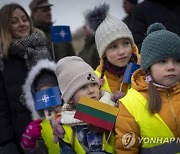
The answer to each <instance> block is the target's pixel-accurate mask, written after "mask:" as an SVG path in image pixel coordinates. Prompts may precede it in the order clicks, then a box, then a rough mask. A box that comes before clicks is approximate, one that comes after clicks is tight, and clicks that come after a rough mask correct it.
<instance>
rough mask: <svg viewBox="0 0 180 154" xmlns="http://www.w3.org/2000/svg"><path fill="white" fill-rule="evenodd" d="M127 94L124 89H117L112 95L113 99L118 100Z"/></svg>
mask: <svg viewBox="0 0 180 154" xmlns="http://www.w3.org/2000/svg"><path fill="white" fill-rule="evenodd" d="M125 95H126V93H125V92H122V91H115V93H114V94H113V95H112V97H111V100H112V101H113V102H116V103H117V101H118V100H119V99H120V98H123V97H124V96H125Z"/></svg>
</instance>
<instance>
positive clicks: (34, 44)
mask: <svg viewBox="0 0 180 154" xmlns="http://www.w3.org/2000/svg"><path fill="white" fill-rule="evenodd" d="M9 55H18V56H19V57H21V58H23V59H25V60H26V66H27V67H28V69H30V68H31V67H32V66H34V65H35V64H36V63H37V62H38V60H40V59H44V58H49V59H51V58H50V53H49V51H48V49H47V46H46V42H45V39H44V38H43V37H42V36H41V34H39V33H32V34H31V35H29V36H27V37H23V38H22V39H19V40H13V41H12V43H11V45H10V48H9ZM2 59H3V56H2V54H1V55H0V70H3V69H4V64H3V60H2Z"/></svg>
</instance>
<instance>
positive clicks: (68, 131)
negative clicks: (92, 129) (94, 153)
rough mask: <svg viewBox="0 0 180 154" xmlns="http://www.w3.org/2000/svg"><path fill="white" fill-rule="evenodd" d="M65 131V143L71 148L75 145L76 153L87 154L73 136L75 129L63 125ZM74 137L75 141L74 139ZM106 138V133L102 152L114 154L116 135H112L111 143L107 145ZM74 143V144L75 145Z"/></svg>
mask: <svg viewBox="0 0 180 154" xmlns="http://www.w3.org/2000/svg"><path fill="white" fill-rule="evenodd" d="M62 126H63V128H64V130H65V134H64V137H63V141H64V142H66V143H68V144H70V145H71V146H73V145H74V147H72V148H73V149H74V151H75V152H76V154H86V151H85V150H84V149H83V147H82V146H81V144H80V143H79V141H78V140H77V138H76V137H74V135H73V129H72V127H71V126H69V125H62ZM73 137H74V139H73ZM105 139H106V137H105V133H104V134H103V144H102V150H104V151H106V152H108V153H112V154H114V153H115V151H114V145H115V137H114V134H111V136H110V139H109V142H108V143H106V140H105ZM73 141H74V143H73ZM109 143H110V144H109Z"/></svg>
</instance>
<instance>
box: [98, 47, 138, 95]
mask: <svg viewBox="0 0 180 154" xmlns="http://www.w3.org/2000/svg"><path fill="white" fill-rule="evenodd" d="M132 53H134V54H135V55H136V57H137V63H138V64H139V63H140V55H139V53H138V48H137V47H136V45H134V46H133V50H132ZM102 67H103V62H102V60H101V62H100V65H99V66H98V67H97V69H96V71H95V72H96V74H97V76H98V77H100V76H101V70H102ZM104 74H105V75H104V77H103V78H104V80H105V83H104V84H103V86H102V87H101V90H104V91H109V92H112V93H114V92H115V91H117V90H120V86H121V83H122V78H123V76H118V75H116V74H112V73H110V72H108V71H107V70H105V73H104Z"/></svg>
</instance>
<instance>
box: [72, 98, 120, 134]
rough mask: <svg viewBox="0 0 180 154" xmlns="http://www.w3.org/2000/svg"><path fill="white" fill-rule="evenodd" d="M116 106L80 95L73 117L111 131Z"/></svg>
mask: <svg viewBox="0 0 180 154" xmlns="http://www.w3.org/2000/svg"><path fill="white" fill-rule="evenodd" d="M117 114H118V108H116V107H114V106H111V105H108V104H105V103H103V102H99V101H97V100H94V99H90V98H87V97H81V98H80V103H79V104H78V106H77V109H76V113H75V116H74V118H76V119H79V120H82V121H84V122H86V123H88V124H92V125H94V126H97V127H101V128H104V129H107V130H109V131H111V130H112V129H113V127H114V123H115V121H116V117H117Z"/></svg>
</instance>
